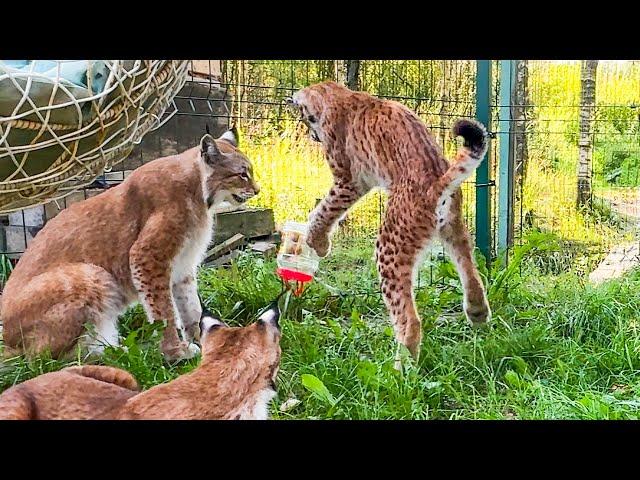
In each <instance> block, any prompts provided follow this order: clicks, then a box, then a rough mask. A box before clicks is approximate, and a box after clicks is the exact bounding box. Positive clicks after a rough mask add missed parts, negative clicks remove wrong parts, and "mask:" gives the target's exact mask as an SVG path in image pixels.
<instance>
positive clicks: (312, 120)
mask: <svg viewBox="0 0 640 480" xmlns="http://www.w3.org/2000/svg"><path fill="white" fill-rule="evenodd" d="M309 121H310V122H311V123H316V117H314V116H313V115H309Z"/></svg>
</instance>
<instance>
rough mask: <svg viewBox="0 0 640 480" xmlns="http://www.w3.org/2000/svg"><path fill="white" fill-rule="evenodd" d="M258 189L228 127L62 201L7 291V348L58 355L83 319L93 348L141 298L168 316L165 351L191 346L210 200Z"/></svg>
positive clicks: (1, 318) (0, 310) (183, 351)
mask: <svg viewBox="0 0 640 480" xmlns="http://www.w3.org/2000/svg"><path fill="white" fill-rule="evenodd" d="M258 191H259V187H258V186H257V184H256V183H255V181H254V179H253V175H252V167H251V163H250V162H249V160H248V159H247V158H246V157H245V156H244V155H243V154H242V153H241V152H240V151H239V150H238V136H237V132H236V130H235V128H233V129H232V130H229V131H228V132H226V133H224V134H223V135H222V136H221V137H220V138H218V139H217V140H214V139H213V137H211V136H210V135H208V134H207V135H205V136H204V137H203V138H202V140H201V142H200V145H199V146H198V147H194V148H191V149H190V150H187V151H186V152H183V153H181V154H179V155H173V156H170V157H165V158H160V159H157V160H154V161H152V162H149V163H148V164H146V165H143V166H142V167H140V168H138V169H137V170H135V171H134V172H133V173H132V174H131V175H130V176H129V177H128V178H127V179H126V180H125V181H124V182H123V183H121V184H120V185H118V186H116V187H113V188H111V189H109V190H106V191H105V192H103V193H101V194H100V195H97V196H95V197H93V198H89V199H87V200H85V201H83V202H79V203H76V204H73V205H71V206H70V207H69V208H67V209H66V210H63V211H62V212H61V213H60V214H59V215H58V216H56V217H55V218H54V219H52V220H51V221H50V222H48V223H47V225H46V226H45V227H44V228H43V229H42V231H40V232H39V233H38V235H37V236H36V237H35V239H34V240H33V242H32V243H31V244H30V245H29V247H28V248H27V251H26V252H25V254H24V255H23V256H22V258H21V259H20V261H19V262H18V264H17V266H16V268H15V270H14V271H13V273H12V274H11V277H10V278H9V281H8V282H7V285H6V288H5V290H4V292H3V295H2V299H1V302H2V303H1V304H0V323H2V324H3V326H4V344H5V350H6V354H8V355H13V354H16V353H22V352H26V353H27V354H37V353H40V352H42V351H44V350H47V349H48V350H50V352H51V354H52V356H54V357H58V356H60V355H61V354H63V353H65V352H66V351H68V350H69V349H70V348H71V347H73V346H74V345H75V344H76V341H77V340H78V338H79V337H80V336H81V335H82V334H83V332H84V331H85V324H87V323H88V324H91V325H93V326H94V329H95V333H96V334H97V335H96V336H95V337H93V338H87V337H89V336H87V335H85V336H84V337H85V342H84V343H86V344H87V346H88V347H89V348H90V350H91V351H93V352H97V353H99V352H100V351H101V349H102V347H103V346H104V344H111V345H114V344H117V342H118V330H117V318H118V315H119V314H121V313H122V312H123V311H124V310H125V309H126V308H127V306H128V305H130V304H131V303H133V302H135V301H137V300H139V301H140V302H141V303H142V305H143V307H144V310H145V312H146V314H147V318H148V319H149V321H151V322H155V321H160V320H162V321H164V322H166V325H167V328H166V329H165V333H164V340H163V342H162V350H163V353H164V354H165V357H166V358H167V359H168V360H178V359H182V358H188V357H191V356H193V355H195V354H196V353H197V350H198V349H197V346H196V345H195V344H193V343H190V342H192V341H193V339H194V335H195V333H196V331H197V327H198V320H199V318H200V302H199V300H198V295H197V290H196V276H195V274H196V268H197V266H198V264H199V263H200V262H201V261H202V257H203V255H204V253H205V251H206V248H207V246H208V244H209V242H210V240H211V235H212V229H213V219H212V213H211V212H210V211H209V209H210V208H211V207H213V206H215V205H217V204H219V203H221V202H223V201H225V200H226V201H228V202H230V203H232V204H234V205H237V204H239V203H242V202H244V201H246V200H247V199H249V198H251V197H253V196H254V195H256V194H257V193H258ZM177 329H180V332H181V333H182V336H183V339H181V338H180V337H179V335H178V330H177ZM96 337H97V338H96ZM87 340H88V341H87Z"/></svg>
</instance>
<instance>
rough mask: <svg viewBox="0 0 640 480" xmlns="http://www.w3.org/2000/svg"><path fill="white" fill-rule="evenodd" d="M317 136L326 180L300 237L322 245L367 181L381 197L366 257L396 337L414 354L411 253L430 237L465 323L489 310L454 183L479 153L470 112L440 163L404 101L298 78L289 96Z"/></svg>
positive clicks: (481, 136)
mask: <svg viewBox="0 0 640 480" xmlns="http://www.w3.org/2000/svg"><path fill="white" fill-rule="evenodd" d="M289 101H290V103H291V104H292V105H293V106H294V107H296V108H297V109H298V110H299V113H300V115H301V120H302V121H303V122H304V123H305V124H306V125H307V126H308V127H309V131H310V135H311V138H312V139H313V140H315V141H317V142H320V143H321V144H322V148H323V150H324V152H325V155H326V157H327V161H328V163H329V167H330V168H331V171H332V173H333V177H334V184H333V186H332V187H331V189H330V191H329V193H328V195H327V196H326V197H325V198H324V199H323V200H322V201H321V202H320V203H319V204H318V206H317V207H316V208H315V210H314V211H313V212H312V213H311V215H310V217H309V220H310V226H309V236H308V239H307V243H308V244H309V245H310V246H311V247H312V248H314V249H315V250H316V252H317V253H318V254H319V255H320V256H326V255H328V254H329V251H330V248H331V240H330V239H331V234H332V231H333V229H334V228H335V226H336V224H337V222H338V220H339V219H340V218H341V217H342V216H343V215H344V214H345V213H346V212H347V211H348V210H349V209H350V208H351V207H352V206H353V205H354V204H355V203H356V201H358V200H359V199H360V198H361V197H362V196H364V195H365V194H366V193H368V192H369V191H370V190H371V189H372V188H374V187H382V188H385V189H386V190H387V191H388V193H389V201H388V205H387V212H386V215H385V219H384V222H383V224H382V226H381V228H380V232H379V235H378V239H377V241H376V262H377V267H378V273H379V276H380V283H381V289H382V294H383V298H384V301H385V304H386V305H387V308H388V310H389V313H390V317H391V322H392V324H393V328H394V331H395V337H396V339H397V340H398V341H399V342H400V343H401V344H403V345H405V346H406V347H407V348H408V349H409V351H410V352H411V354H412V355H413V357H414V358H417V357H418V354H419V350H420V342H421V339H422V329H421V324H420V317H419V316H418V313H417V311H416V306H415V302H414V296H413V287H414V276H415V274H416V272H417V270H418V269H419V267H420V260H421V254H422V253H423V252H424V251H425V249H426V248H427V247H428V246H429V244H430V243H431V241H432V240H433V239H434V238H435V237H438V238H439V239H440V240H441V241H442V243H443V244H444V246H445V248H446V250H447V251H448V253H449V254H450V255H451V258H452V260H453V262H454V264H455V266H456V269H457V271H458V274H459V275H460V279H461V281H462V286H463V289H464V312H465V314H466V316H467V318H468V319H469V320H470V321H471V322H473V323H474V324H477V323H483V322H486V321H488V320H489V318H490V316H491V312H490V309H489V304H488V302H487V298H486V293H485V289H484V285H483V284H482V281H481V279H480V275H479V274H478V270H477V268H476V266H475V264H474V261H473V256H472V245H471V240H470V238H469V233H468V231H467V229H466V227H465V225H464V222H463V219H462V211H461V204H462V194H461V192H460V190H459V187H460V185H461V184H462V182H463V181H464V180H466V179H467V178H468V177H469V176H470V175H471V174H472V173H473V171H474V170H475V169H476V167H477V166H478V165H479V164H480V162H481V161H482V158H483V156H484V155H485V153H486V149H487V133H486V130H485V129H484V127H483V126H482V125H481V124H480V123H478V122H476V121H473V120H466V119H465V120H459V121H458V122H456V124H455V125H454V127H453V133H454V135H456V136H461V137H463V139H464V146H463V147H462V148H461V149H460V150H459V151H458V153H457V155H456V158H455V161H454V163H453V164H451V165H449V163H448V162H447V160H446V159H445V158H444V155H443V153H442V150H441V149H440V147H439V146H438V145H437V143H436V141H435V139H434V138H433V136H432V135H431V134H430V133H429V132H428V130H427V128H426V127H425V125H424V123H423V122H422V121H421V120H420V119H419V118H418V116H417V115H416V114H415V113H413V112H412V111H411V110H409V109H408V108H406V107H405V106H403V105H401V104H399V103H397V102H393V101H389V100H382V99H379V98H376V97H373V96H371V95H368V94H366V93H363V92H353V91H351V90H349V89H348V88H346V87H343V86H341V85H338V84H337V83H335V82H323V83H320V84H316V85H312V86H310V87H307V88H304V89H302V90H300V91H298V92H296V93H295V95H294V96H293V97H292V98H291V99H290V100H289Z"/></svg>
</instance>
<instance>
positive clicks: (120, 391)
mask: <svg viewBox="0 0 640 480" xmlns="http://www.w3.org/2000/svg"><path fill="white" fill-rule="evenodd" d="M279 317H280V312H279V310H278V307H277V306H275V305H274V306H272V307H271V308H270V309H268V310H267V311H266V312H265V313H264V314H263V315H262V316H261V317H260V319H259V320H258V321H257V322H256V323H254V324H252V325H249V326H247V327H243V328H237V327H236V328H230V327H227V326H226V325H225V324H224V323H222V322H221V321H220V320H218V319H217V318H214V317H213V316H212V315H211V314H209V313H208V312H205V313H204V315H203V317H202V319H201V321H200V329H201V342H200V343H201V345H202V362H201V363H200V365H199V366H198V367H197V368H196V369H195V370H193V371H192V372H190V373H187V374H186V375H182V376H181V377H178V378H177V379H175V380H173V381H171V382H168V383H164V384H161V385H156V386H155V387H152V388H150V389H149V390H146V391H144V392H142V393H140V392H139V390H138V384H137V382H136V380H135V379H134V378H133V377H132V376H131V374H129V373H128V372H126V371H124V370H119V369H117V368H112V367H103V366H98V365H85V366H82V367H70V368H65V369H63V370H60V371H59V372H53V373H46V374H44V375H40V376H39V377H36V378H33V379H31V380H28V381H26V382H24V383H21V384H19V385H16V386H15V387H12V388H10V389H8V390H7V391H6V392H4V393H3V394H2V395H0V419H4V420H143V419H144V420H216V419H221V420H265V419H266V418H267V417H268V410H267V409H268V404H269V401H270V400H271V399H272V398H273V397H274V395H275V393H276V392H275V379H276V375H277V373H278V368H279V365H280V327H279V324H278V319H279Z"/></svg>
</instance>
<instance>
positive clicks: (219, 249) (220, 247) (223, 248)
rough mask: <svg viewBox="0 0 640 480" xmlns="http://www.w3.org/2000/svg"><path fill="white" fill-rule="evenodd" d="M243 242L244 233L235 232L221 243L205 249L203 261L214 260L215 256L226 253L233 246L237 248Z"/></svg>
mask: <svg viewBox="0 0 640 480" xmlns="http://www.w3.org/2000/svg"><path fill="white" fill-rule="evenodd" d="M243 244H244V235H242V234H241V233H237V234H235V235H234V236H233V237H231V238H229V239H227V240H225V241H224V242H222V243H219V244H217V245H216V246H214V247H213V248H211V249H210V250H208V251H207V253H206V254H205V256H204V260H205V262H210V261H212V260H215V259H216V258H218V257H220V256H222V255H224V254H225V253H228V252H229V251H230V250H233V249H234V248H238V247H240V246H241V245H243Z"/></svg>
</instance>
